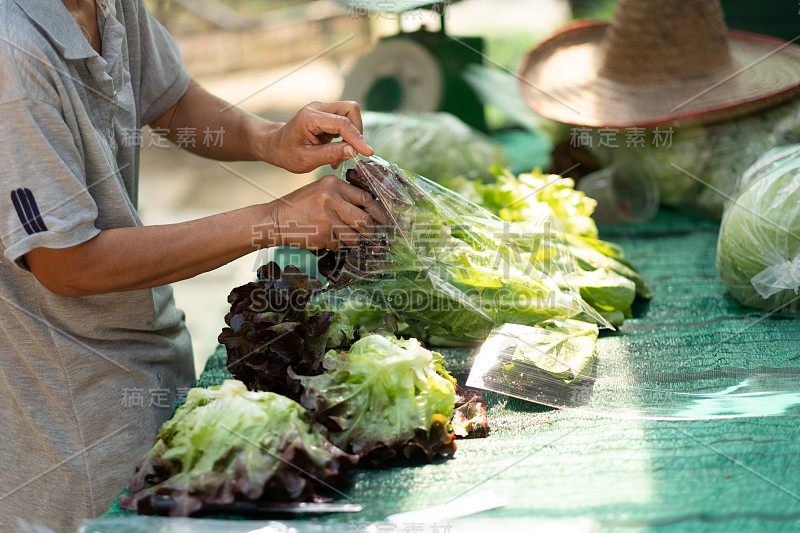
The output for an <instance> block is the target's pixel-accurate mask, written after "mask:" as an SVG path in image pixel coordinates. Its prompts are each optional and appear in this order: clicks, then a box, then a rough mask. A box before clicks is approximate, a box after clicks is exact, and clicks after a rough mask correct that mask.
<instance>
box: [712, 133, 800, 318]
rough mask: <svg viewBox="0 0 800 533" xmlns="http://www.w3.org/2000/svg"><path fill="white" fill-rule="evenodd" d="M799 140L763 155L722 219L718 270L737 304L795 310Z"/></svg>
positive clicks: (798, 306) (799, 258)
mask: <svg viewBox="0 0 800 533" xmlns="http://www.w3.org/2000/svg"><path fill="white" fill-rule="evenodd" d="M798 206H800V145H794V146H789V147H781V148H777V149H774V150H771V151H770V152H767V153H766V154H764V155H763V156H762V157H761V158H759V160H758V161H756V163H755V164H753V166H752V167H750V168H749V169H748V170H747V171H746V172H745V173H744V174H743V176H742V180H741V185H740V188H739V191H738V193H737V195H736V197H735V199H734V201H733V202H731V204H730V205H729V206H728V208H727V210H726V211H725V215H724V217H723V218H722V225H721V227H720V232H719V241H718V243H717V272H718V273H719V276H720V278H721V279H722V281H723V283H725V285H727V287H728V290H729V291H730V293H731V295H733V297H734V298H736V299H737V300H738V301H739V302H741V303H742V304H744V305H746V306H749V307H755V308H757V309H763V310H765V311H784V312H793V313H794V312H800V303H798V300H800V293H799V291H800V209H798Z"/></svg>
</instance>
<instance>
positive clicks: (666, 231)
mask: <svg viewBox="0 0 800 533" xmlns="http://www.w3.org/2000/svg"><path fill="white" fill-rule="evenodd" d="M601 232H602V233H601V237H603V238H605V239H606V240H611V241H613V242H616V243H618V244H620V245H622V246H623V248H624V250H625V253H626V256H627V257H628V259H630V261H631V262H632V263H633V264H634V265H636V266H637V267H638V268H639V270H640V271H641V272H642V274H643V275H644V276H645V277H646V279H647V280H648V282H649V283H650V284H651V287H652V289H653V292H654V294H655V296H654V297H653V299H652V300H651V301H649V302H637V303H636V304H635V306H634V315H635V316H634V318H632V319H630V320H626V321H625V324H624V325H623V326H622V327H621V328H620V329H619V330H618V331H609V332H603V333H602V334H601V337H600V339H599V342H598V351H599V356H598V363H597V369H596V373H597V374H596V376H597V380H596V382H595V383H594V392H593V394H594V395H595V397H597V398H599V400H600V401H599V403H596V404H595V405H596V406H600V407H595V408H586V406H583V407H576V408H566V409H554V408H550V407H545V406H542V405H537V404H535V403H532V402H528V401H524V400H521V399H517V398H512V397H508V396H504V395H501V394H497V393H493V392H485V393H484V397H485V400H486V403H487V406H488V415H489V422H490V426H491V433H490V435H489V437H488V438H485V439H474V440H461V441H459V442H458V451H457V452H456V455H455V457H454V458H453V459H451V460H449V461H445V462H441V463H437V464H430V465H421V466H413V467H404V468H395V469H386V470H357V471H356V472H355V474H354V475H353V476H352V485H351V486H350V487H349V488H348V489H347V490H346V495H347V499H345V498H344V497H342V498H341V499H342V501H349V502H353V503H358V504H360V505H362V506H363V511H362V512H360V513H357V514H353V515H347V516H343V515H327V516H324V517H320V518H316V519H314V520H293V521H290V522H281V523H272V525H271V527H273V528H277V529H276V530H280V528H282V527H283V528H287V527H294V528H295V529H296V530H298V531H303V530H309V531H311V530H313V531H323V530H325V531H370V530H371V531H462V530H476V531H535V530H537V527H539V528H541V530H547V531H551V530H559V528H561V530H564V531H579V530H585V531H598V530H602V531H606V530H608V531H616V530H621V531H640V530H657V531H792V532H796V531H798V530H799V529H800V392H798V391H800V364H798V362H799V361H800V317H798V316H795V315H787V314H775V313H764V312H758V311H754V310H749V309H746V308H743V307H741V306H740V305H739V304H738V303H737V302H736V301H735V300H733V299H732V298H731V297H730V296H729V295H728V294H727V293H726V291H725V287H724V285H723V284H722V283H721V282H720V280H719V279H718V277H717V275H716V270H715V266H714V261H715V251H716V241H717V233H718V225H717V224H715V223H711V222H705V221H700V220H697V219H694V218H690V217H688V216H685V215H681V214H677V213H673V212H669V211H662V212H661V213H659V215H658V216H657V218H656V219H655V220H654V221H652V222H650V223H648V224H644V225H640V226H621V227H606V228H603V229H602V230H601ZM442 352H443V353H444V355H445V357H446V359H447V360H448V363H449V369H450V370H451V372H452V373H453V375H454V376H455V377H456V378H457V379H458V380H459V382H460V383H462V384H463V383H464V381H465V380H466V377H467V374H468V372H469V368H470V366H471V363H472V360H473V359H474V356H475V353H476V350H471V349H450V350H442ZM610 369H613V370H614V371H613V372H610ZM226 377H229V374H228V373H227V371H226V370H225V353H224V350H217V352H216V353H215V354H214V355H213V356H212V357H211V358H210V360H209V361H208V364H207V366H206V368H205V371H204V372H203V374H202V375H201V377H200V379H199V380H198V382H197V385H198V386H209V385H214V384H217V383H219V382H220V381H221V380H223V379H225V378H226ZM606 377H607V379H606ZM787 383H789V384H790V385H789V386H787V385H786V384H787ZM791 384H795V386H792V385H791ZM736 390H743V391H745V394H739V395H736V399H735V401H734V400H731V399H730V396H729V393H730V392H731V391H736ZM748 391H752V392H748ZM704 392H705V394H704ZM590 407H591V405H590ZM665 413H666V414H667V415H668V416H653V415H663V414H665ZM681 413H683V415H684V416H673V415H676V414H677V415H680V414H681ZM692 418H694V420H692ZM132 466H133V465H132ZM471 494H478V495H480V494H493V495H496V496H499V497H500V498H502V500H504V501H505V503H506V504H505V505H504V506H502V507H499V508H496V509H493V510H490V511H486V512H483V513H480V514H478V515H474V516H472V517H469V518H462V519H456V520H449V521H447V522H446V523H444V522H443V523H441V524H428V525H423V524H404V525H392V524H388V523H386V522H383V521H384V520H385V518H386V517H387V516H388V515H391V514H393V513H398V512H403V511H411V510H417V509H423V508H428V507H431V506H435V505H437V504H443V503H445V502H448V501H450V500H452V499H453V498H454V497H456V496H468V495H471ZM132 516H135V515H133V514H132V513H128V512H126V511H124V510H122V509H121V508H120V507H119V502H118V500H117V501H114V502H113V504H112V506H111V508H110V509H109V511H108V512H107V513H106V514H105V515H104V516H103V517H101V519H98V520H95V521H92V522H90V523H89V524H87V525H86V526H85V528H84V530H83V531H84V533H95V532H96V533H100V532H106V531H107V532H114V533H125V531H137V532H138V531H159V530H161V531H187V532H188V531H193V530H201V529H198V528H199V527H200V526H199V525H200V524H202V523H205V524H209V522H207V521H205V520H202V519H194V520H190V521H189V522H185V521H184V522H180V524H181V526H180V527H181V528H180V529H179V528H176V527H172V526H171V525H170V524H173V525H174V524H178V523H179V522H175V521H172V522H170V520H171V519H161V520H166V522H158V523H157V522H154V521H152V520H148V519H146V518H144V517H136V518H133V519H131V517H132ZM165 524H166V525H165ZM186 524H188V525H186ZM231 524H233V522H231ZM237 524H239V525H237V527H243V526H242V524H243V523H237ZM368 524H372V525H371V526H368ZM261 525H263V523H253V524H252V526H253V527H251V528H249V529H247V528H245V529H241V531H246V530H258V527H257V526H259V527H260V526H261ZM231 527H233V526H231ZM247 527H249V526H247ZM137 528H138V529H137ZM159 528H160V529H159ZM215 528H216V530H219V531H224V530H226V529H227V528H225V527H222V526H215ZM370 528H371V529H370ZM409 528H410V529H409ZM212 530H213V529H212ZM231 530H232V529H231ZM267 530H270V529H265V531H267ZM203 531H207V530H203ZM237 531H239V529H237Z"/></svg>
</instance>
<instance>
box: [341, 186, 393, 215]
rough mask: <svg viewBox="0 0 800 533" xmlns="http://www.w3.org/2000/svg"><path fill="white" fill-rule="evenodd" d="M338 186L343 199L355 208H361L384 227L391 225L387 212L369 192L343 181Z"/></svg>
mask: <svg viewBox="0 0 800 533" xmlns="http://www.w3.org/2000/svg"><path fill="white" fill-rule="evenodd" d="M336 185H337V186H338V187H339V188H340V194H341V195H342V198H344V199H345V200H347V201H348V202H350V203H351V204H353V205H355V206H358V207H361V208H362V209H363V210H364V211H366V213H367V214H368V215H369V216H370V218H371V219H372V220H373V221H375V222H377V223H378V224H380V225H383V226H385V225H386V224H388V223H389V216H388V215H387V214H386V211H384V209H383V207H381V205H380V204H379V203H378V202H377V201H376V200H375V199H374V198H373V197H372V195H371V194H370V193H369V192H367V191H365V190H364V189H359V188H358V187H356V186H355V185H350V184H349V183H346V182H344V181H342V180H339V182H337V184H336Z"/></svg>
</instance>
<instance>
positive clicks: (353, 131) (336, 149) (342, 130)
mask: <svg viewBox="0 0 800 533" xmlns="http://www.w3.org/2000/svg"><path fill="white" fill-rule="evenodd" d="M363 131H364V126H363V125H362V123H361V111H360V109H359V107H358V104H357V103H356V102H333V103H321V102H313V103H311V104H308V105H307V106H305V107H304V108H303V109H301V110H300V111H299V112H298V113H297V114H296V115H295V116H294V117H293V118H292V119H291V120H290V121H289V122H287V123H286V124H284V125H283V126H281V127H280V128H278V129H276V130H273V131H272V132H270V134H269V138H268V140H267V148H266V152H265V157H264V160H265V161H267V162H269V163H273V164H275V165H278V166H279V167H282V168H285V169H286V170H288V171H290V172H296V173H301V172H311V171H312V170H314V169H316V168H319V167H321V166H322V165H328V164H329V165H332V166H333V168H336V167H338V166H339V164H340V163H341V162H342V161H346V160H348V159H351V158H353V157H355V156H356V153H357V152H358V153H360V154H363V155H366V156H370V155H372V154H374V153H375V151H374V150H373V149H372V148H371V147H370V146H369V145H368V144H367V143H366V141H365V140H364V137H363V136H362V135H361V133H362V132H363ZM339 136H341V137H342V142H336V143H332V142H331V141H332V140H333V139H334V138H336V137H339Z"/></svg>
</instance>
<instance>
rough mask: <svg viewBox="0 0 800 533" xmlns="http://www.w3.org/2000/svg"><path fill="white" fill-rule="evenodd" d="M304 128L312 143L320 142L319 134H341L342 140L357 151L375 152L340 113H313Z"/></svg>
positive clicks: (370, 153)
mask: <svg viewBox="0 0 800 533" xmlns="http://www.w3.org/2000/svg"><path fill="white" fill-rule="evenodd" d="M306 130H307V132H308V134H307V135H306V137H307V138H308V139H309V140H310V141H311V143H312V144H321V143H322V141H321V140H320V139H319V135H320V134H328V135H341V136H342V140H343V141H344V142H346V143H348V144H349V145H351V146H352V147H353V148H355V149H356V150H357V151H358V153H360V154H363V155H366V156H370V155H372V154H374V153H375V150H373V149H372V147H371V146H370V145H368V144H367V141H365V140H364V137H363V136H362V135H361V132H360V131H358V129H357V128H356V126H355V125H354V124H353V122H352V121H351V120H350V119H349V118H346V117H343V116H341V115H336V114H333V113H325V112H319V113H314V114H313V116H311V117H309V123H308V124H307V125H306ZM312 137H313V140H312Z"/></svg>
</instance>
